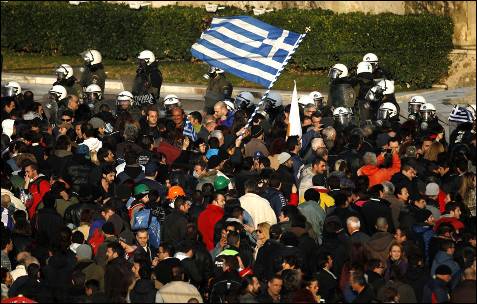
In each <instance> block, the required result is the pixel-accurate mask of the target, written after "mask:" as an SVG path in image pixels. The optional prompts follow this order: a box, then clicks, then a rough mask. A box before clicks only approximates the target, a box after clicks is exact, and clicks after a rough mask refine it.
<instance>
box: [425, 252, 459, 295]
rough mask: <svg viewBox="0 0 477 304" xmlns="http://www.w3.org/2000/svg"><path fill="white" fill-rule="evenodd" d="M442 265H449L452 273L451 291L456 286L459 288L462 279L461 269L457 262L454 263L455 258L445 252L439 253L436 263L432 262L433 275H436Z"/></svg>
mask: <svg viewBox="0 0 477 304" xmlns="http://www.w3.org/2000/svg"><path fill="white" fill-rule="evenodd" d="M440 265H447V266H449V268H450V269H451V271H452V280H451V281H450V282H449V284H450V286H451V289H454V287H455V286H457V283H459V281H460V278H459V274H460V272H461V271H460V267H459V264H457V262H456V261H454V258H453V257H452V256H451V255H449V254H447V253H446V252H444V251H439V252H438V253H437V254H436V257H435V258H434V261H433V262H432V267H431V275H435V274H436V269H437V267H439V266H440Z"/></svg>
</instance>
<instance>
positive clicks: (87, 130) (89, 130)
mask: <svg viewBox="0 0 477 304" xmlns="http://www.w3.org/2000/svg"><path fill="white" fill-rule="evenodd" d="M81 133H83V134H84V135H86V137H94V134H95V129H94V128H93V125H92V124H90V123H89V122H85V123H83V124H81Z"/></svg>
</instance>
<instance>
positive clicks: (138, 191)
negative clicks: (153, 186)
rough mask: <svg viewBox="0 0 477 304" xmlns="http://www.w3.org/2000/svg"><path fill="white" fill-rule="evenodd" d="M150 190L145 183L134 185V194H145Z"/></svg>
mask: <svg viewBox="0 0 477 304" xmlns="http://www.w3.org/2000/svg"><path fill="white" fill-rule="evenodd" d="M149 191H150V189H149V187H148V186H147V185H145V184H139V185H137V186H136V187H134V196H141V195H146V194H148V193H149Z"/></svg>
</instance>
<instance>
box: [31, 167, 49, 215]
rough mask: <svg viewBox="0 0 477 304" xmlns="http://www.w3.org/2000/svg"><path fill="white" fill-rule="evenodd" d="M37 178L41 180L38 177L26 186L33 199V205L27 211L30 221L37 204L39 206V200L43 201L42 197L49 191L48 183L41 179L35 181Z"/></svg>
mask: <svg viewBox="0 0 477 304" xmlns="http://www.w3.org/2000/svg"><path fill="white" fill-rule="evenodd" d="M38 178H41V177H40V176H38V177H37V178H36V179H35V181H32V182H30V184H29V185H28V192H30V194H31V195H32V197H33V204H32V205H31V207H30V208H29V209H28V216H29V217H30V219H32V218H33V216H34V215H35V213H36V208H37V207H38V204H40V202H41V200H42V199H43V195H45V193H46V192H48V191H50V188H51V185H50V183H49V182H48V181H47V180H45V179H41V180H40V181H39V182H38V181H37V179H38Z"/></svg>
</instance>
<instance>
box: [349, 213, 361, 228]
mask: <svg viewBox="0 0 477 304" xmlns="http://www.w3.org/2000/svg"><path fill="white" fill-rule="evenodd" d="M346 226H348V227H350V228H353V229H359V227H361V222H360V221H359V218H357V217H356V216H350V217H348V219H347V220H346Z"/></svg>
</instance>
